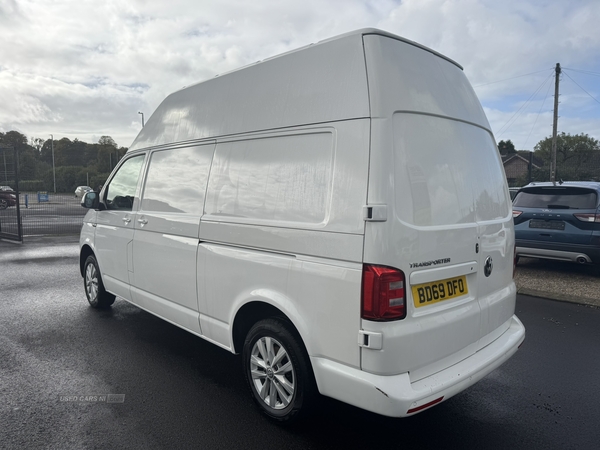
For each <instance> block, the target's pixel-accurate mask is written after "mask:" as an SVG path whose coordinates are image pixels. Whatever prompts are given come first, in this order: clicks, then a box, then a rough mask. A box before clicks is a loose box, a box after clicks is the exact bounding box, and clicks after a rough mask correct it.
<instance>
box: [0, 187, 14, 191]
mask: <svg viewBox="0 0 600 450" xmlns="http://www.w3.org/2000/svg"><path fill="white" fill-rule="evenodd" d="M12 190H13V188H11V187H10V186H0V191H12Z"/></svg>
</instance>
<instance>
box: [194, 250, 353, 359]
mask: <svg viewBox="0 0 600 450" xmlns="http://www.w3.org/2000/svg"><path fill="white" fill-rule="evenodd" d="M199 270H200V271H201V273H199V277H198V278H199V280H204V282H202V283H201V285H202V291H201V294H200V312H201V316H200V319H201V324H202V331H203V334H204V335H205V336H207V337H208V338H210V339H212V340H214V341H217V342H219V343H220V344H222V345H223V346H225V347H228V348H233V345H232V341H231V339H232V337H231V334H229V335H225V330H226V329H227V327H229V330H231V327H232V325H233V321H234V319H235V315H236V313H237V311H239V310H240V309H241V308H242V306H244V305H245V304H247V303H250V302H264V303H267V304H269V305H272V306H274V307H276V308H277V309H279V310H280V311H282V313H283V314H285V315H286V316H287V317H288V318H289V319H290V320H291V321H292V323H293V324H294V326H295V327H296V329H297V330H298V332H299V333H300V336H301V337H302V340H303V342H304V344H305V346H306V349H307V351H308V353H309V355H314V356H323V357H327V358H331V359H333V360H335V361H339V362H342V363H344V364H347V365H350V366H352V367H359V365H360V361H359V356H360V352H359V347H358V345H357V338H358V329H359V326H360V286H361V277H362V265H361V264H354V265H353V266H348V265H347V264H345V265H341V266H340V265H337V263H336V261H332V260H322V261H320V262H316V261H315V260H312V261H304V260H301V259H297V258H295V257H293V256H289V255H282V254H274V253H269V252H264V251H258V250H251V249H247V248H237V247H229V246H224V245H217V244H209V243H205V242H204V243H202V244H201V245H200V247H199ZM211 280H223V282H211ZM225 280H226V282H225ZM325 299H326V301H325ZM332 318H335V320H332Z"/></svg>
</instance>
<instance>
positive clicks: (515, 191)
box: [508, 187, 521, 200]
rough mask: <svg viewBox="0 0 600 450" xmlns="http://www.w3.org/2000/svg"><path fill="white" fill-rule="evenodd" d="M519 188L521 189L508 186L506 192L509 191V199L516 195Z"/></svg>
mask: <svg viewBox="0 0 600 450" xmlns="http://www.w3.org/2000/svg"><path fill="white" fill-rule="evenodd" d="M519 189H521V188H520V187H511V188H508V192H509V193H510V199H511V200H514V199H515V197H516V196H517V192H519Z"/></svg>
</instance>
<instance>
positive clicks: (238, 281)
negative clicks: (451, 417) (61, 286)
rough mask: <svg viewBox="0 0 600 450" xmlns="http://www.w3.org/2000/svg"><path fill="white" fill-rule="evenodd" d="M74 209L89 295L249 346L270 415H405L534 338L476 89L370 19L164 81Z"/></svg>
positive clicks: (256, 384)
mask: <svg viewBox="0 0 600 450" xmlns="http://www.w3.org/2000/svg"><path fill="white" fill-rule="evenodd" d="M82 204H83V205H84V206H86V207H88V208H90V211H89V212H88V214H87V215H86V217H85V220H84V225H83V228H82V233H81V241H80V244H81V274H82V276H83V277H84V281H85V289H86V294H87V298H88V300H89V303H90V304H91V305H92V306H93V307H97V308H102V307H108V306H110V305H111V304H112V303H113V301H114V299H115V296H118V297H121V298H123V299H125V300H127V301H129V302H131V303H133V304H135V305H137V306H139V307H140V308H142V309H144V310H146V311H149V312H151V313H152V314H155V315H157V316H159V317H161V318H163V319H165V320H167V321H169V322H171V323H173V324H175V325H177V326H179V327H181V328H184V329H186V330H188V331H190V332H191V333H194V334H196V335H197V336H200V337H202V338H204V339H206V340H208V341H210V342H213V343H214V344H216V345H218V346H220V347H223V348H224V349H227V350H229V351H231V352H234V353H241V354H242V358H243V366H244V370H245V376H246V378H247V381H248V384H249V386H250V389H251V391H252V393H253V396H254V398H255V400H256V402H257V404H258V405H259V406H260V407H261V408H262V410H263V411H264V412H265V413H266V414H267V415H268V416H270V417H271V418H274V419H276V420H279V421H287V420H289V419H292V418H295V417H296V416H297V415H298V413H300V412H301V411H305V410H306V408H307V407H308V406H310V404H311V403H312V402H313V401H314V400H315V396H316V393H317V392H318V393H320V394H322V395H325V396H329V397H333V398H336V399H339V400H342V401H344V402H347V403H350V404H352V405H356V406H358V407H360V408H364V409H366V410H369V411H373V412H376V413H379V414H383V415H386V416H393V417H403V416H409V415H412V414H415V413H417V412H419V411H422V410H424V409H426V408H429V407H431V406H433V405H435V404H437V403H440V402H442V401H444V400H447V399H448V398H450V397H452V396H453V395H454V394H456V393H458V392H460V391H462V390H464V389H465V388H467V387H468V386H471V385H472V384H474V383H475V382H477V381H478V380H480V379H481V378H483V377H484V376H485V375H487V374H488V373H490V372H491V371H492V370H494V369H495V368H497V367H498V366H500V365H501V364H502V363H504V362H505V361H506V360H507V359H509V358H510V357H511V355H513V354H514V353H515V352H516V350H517V348H518V347H519V345H521V343H522V341H523V339H524V336H525V330H524V327H523V325H522V324H521V322H520V321H519V320H518V319H517V317H516V316H515V315H514V310H515V298H516V289H515V284H514V282H513V270H514V244H515V242H514V232H513V222H512V214H511V202H510V196H509V192H508V187H507V185H506V181H505V176H504V171H503V168H502V163H501V161H500V156H499V154H498V151H497V149H496V145H495V141H494V137H493V135H492V132H491V131H490V126H489V124H488V121H487V120H486V117H485V114H484V112H483V110H482V108H481V105H480V103H479V101H478V99H477V97H476V96H475V93H474V92H473V89H472V88H471V86H470V85H469V83H468V81H467V79H466V77H465V75H464V74H463V71H462V68H461V67H460V66H459V65H458V64H456V63H455V62H453V61H451V60H449V59H448V58H446V57H444V56H442V55H440V54H438V53H436V52H434V51H432V50H430V49H427V48H425V47H423V46H421V45H419V44H416V43H414V42H411V41H408V40H406V39H403V38H400V37H398V36H394V35H392V34H389V33H386V32H383V31H380V30H375V29H364V30H359V31H356V32H352V33H348V34H344V35H342V36H339V37H335V38H332V39H329V40H326V41H323V42H320V43H318V44H315V45H310V46H308V47H305V48H302V49H299V50H296V51H293V52H290V53H286V54H283V55H280V56H277V57H274V58H272V59H269V60H265V61H262V62H259V63H256V64H254V65H251V66H248V67H245V68H243V69H240V70H237V71H234V72H231V73H228V74H225V75H222V76H218V77H216V78H213V79H211V80H208V81H205V82H203V83H199V84H196V85H194V86H191V87H188V88H185V89H182V90H180V91H178V92H175V93H173V94H171V95H170V96H169V97H167V98H166V99H165V100H164V101H163V102H162V104H161V105H160V106H159V107H158V109H157V110H156V112H155V113H154V114H153V115H152V117H151V118H150V119H149V120H148V122H147V123H146V126H145V127H144V128H143V129H142V131H141V132H140V134H139V135H138V137H137V138H136V140H135V141H134V143H133V144H132V146H131V148H130V149H129V151H128V152H127V154H126V156H125V157H124V158H123V159H122V160H121V161H120V163H119V165H118V166H117V167H116V168H115V170H114V171H113V173H112V174H111V176H110V177H109V179H108V180H107V182H106V184H105V185H104V187H103V189H102V190H101V191H100V192H99V193H88V194H87V195H86V197H85V198H84V201H83V203H82Z"/></svg>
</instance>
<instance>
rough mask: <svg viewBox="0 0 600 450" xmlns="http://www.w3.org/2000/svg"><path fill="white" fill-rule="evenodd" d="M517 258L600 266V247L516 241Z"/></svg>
mask: <svg viewBox="0 0 600 450" xmlns="http://www.w3.org/2000/svg"><path fill="white" fill-rule="evenodd" d="M516 246H517V256H525V257H532V258H545V259H556V260H559V261H572V262H583V261H582V260H580V258H583V259H585V260H586V261H585V262H588V263H594V264H600V247H598V246H594V245H577V244H561V243H548V242H540V241H525V240H521V239H517V241H516Z"/></svg>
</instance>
